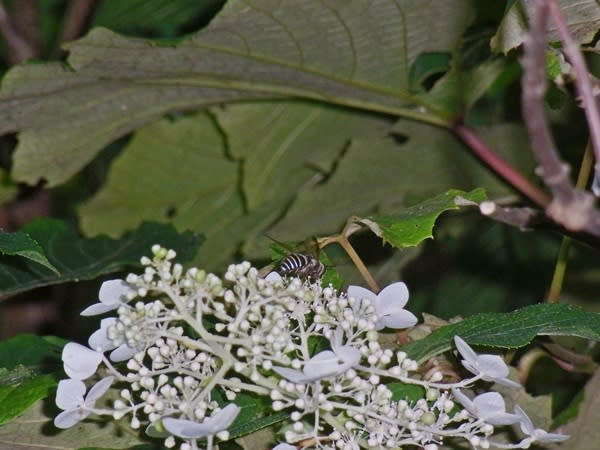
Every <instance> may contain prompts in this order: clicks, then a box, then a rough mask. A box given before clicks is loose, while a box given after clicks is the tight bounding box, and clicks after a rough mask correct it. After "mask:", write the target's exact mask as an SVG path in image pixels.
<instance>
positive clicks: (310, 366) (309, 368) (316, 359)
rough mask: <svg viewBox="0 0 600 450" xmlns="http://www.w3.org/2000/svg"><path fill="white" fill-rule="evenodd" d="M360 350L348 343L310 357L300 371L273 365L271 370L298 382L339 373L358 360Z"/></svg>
mask: <svg viewBox="0 0 600 450" xmlns="http://www.w3.org/2000/svg"><path fill="white" fill-rule="evenodd" d="M360 358H361V354H360V350H358V349H356V348H354V347H351V346H349V345H346V346H342V347H337V348H335V349H334V351H331V350H325V351H322V352H320V353H317V354H316V355H315V356H313V357H312V358H310V359H309V360H308V361H307V362H306V364H304V367H303V368H302V371H299V370H294V369H289V368H287V367H277V366H274V367H273V370H274V371H275V372H277V373H278V374H279V375H281V376H282V377H284V378H286V379H288V380H290V381H292V382H294V383H300V384H306V383H310V382H312V381H317V380H321V379H324V378H329V377H333V376H336V375H341V374H343V373H344V372H346V371H347V370H348V369H351V368H352V367H354V366H356V365H357V364H358V362H359V361H360Z"/></svg>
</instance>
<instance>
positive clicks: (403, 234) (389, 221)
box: [356, 189, 486, 248]
mask: <svg viewBox="0 0 600 450" xmlns="http://www.w3.org/2000/svg"><path fill="white" fill-rule="evenodd" d="M485 199H486V195H485V191H484V190H483V189H475V190H473V191H471V192H463V191H458V190H456V189H453V190H450V191H448V192H446V193H444V194H441V195H438V196H437V197H434V198H431V199H429V200H425V201H424V202H421V203H419V204H417V205H413V206H410V207H409V208H406V209H405V210H403V211H402V212H400V213H399V214H398V215H395V216H369V217H367V218H365V219H362V218H359V217H357V218H356V222H358V223H360V224H363V225H365V226H367V227H368V228H370V230H371V231H372V232H373V233H375V234H376V235H377V236H379V237H380V238H382V239H383V241H384V242H385V243H388V244H391V245H392V246H393V247H397V248H404V247H414V246H416V245H419V244H420V243H421V242H423V241H424V240H425V239H430V238H433V226H434V225H435V221H436V220H437V218H438V217H439V216H440V214H442V213H443V212H445V211H449V210H452V209H459V208H460V206H462V205H461V202H463V201H467V202H475V203H480V202H482V201H484V200H485ZM463 205H464V204H463Z"/></svg>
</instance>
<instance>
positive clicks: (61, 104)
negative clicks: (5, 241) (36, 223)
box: [0, 0, 472, 186]
mask: <svg viewBox="0 0 600 450" xmlns="http://www.w3.org/2000/svg"><path fill="white" fill-rule="evenodd" d="M313 17H319V20H312V19H311V18H313ZM407 17H411V18H412V17H414V18H415V19H414V20H406V18H407ZM471 17H472V11H471V8H470V2H468V1H467V0H455V1H453V2H450V3H448V2H434V3H432V4H430V5H428V7H427V8H423V7H422V5H421V4H420V3H419V2H410V1H408V0H403V1H402V2H400V3H399V4H397V3H390V2H388V1H386V0H375V1H373V2H364V1H362V0H353V1H346V2H340V3H335V4H325V3H323V2H321V1H318V0H308V1H303V2H280V3H277V4H273V2H270V1H268V0H260V1H256V2H253V5H252V7H251V8H250V7H248V5H247V3H246V2H243V1H230V2H227V4H226V5H225V7H224V8H223V10H222V11H221V13H220V14H218V15H217V17H215V19H213V20H212V22H211V23H210V25H209V26H208V27H207V28H206V29H204V30H203V31H201V32H199V33H198V34H196V35H195V36H193V37H192V38H190V39H187V40H185V41H183V42H182V43H180V44H179V45H177V46H167V45H158V44H156V43H155V42H149V41H144V40H139V39H127V38H124V37H121V36H118V35H116V34H114V33H111V32H110V31H108V30H105V29H95V30H93V31H92V32H90V33H89V34H88V35H87V36H86V37H85V38H83V39H81V40H79V41H75V42H73V43H72V44H70V46H69V49H70V50H71V54H70V57H69V59H68V63H69V64H70V67H64V66H63V65H61V64H48V65H35V66H22V67H17V68H15V69H13V70H11V71H10V72H9V73H8V74H7V75H6V77H5V78H4V80H3V84H2V93H1V95H0V119H1V120H0V124H2V126H1V127H0V132H2V133H6V132H11V131H20V132H21V134H20V136H19V148H18V149H17V151H16V154H15V157H14V168H13V175H14V177H15V179H17V180H19V181H23V182H29V183H35V182H37V180H38V179H39V178H41V177H44V178H45V179H46V180H47V182H48V185H49V186H53V185H56V184H59V183H62V182H64V181H66V180H68V179H69V178H70V177H71V176H72V175H73V174H74V173H76V172H77V171H78V170H80V169H81V168H82V167H83V166H84V165H85V164H87V163H88V162H89V161H90V160H91V159H92V158H93V157H94V156H95V155H96V153H97V152H98V150H99V149H101V148H102V147H104V146H105V145H106V144H107V143H109V142H111V141H113V140H114V139H116V138H118V137H120V136H123V135H124V134H126V133H128V132H130V131H132V130H134V129H136V128H138V127H140V126H141V125H143V124H145V123H148V122H149V121H152V120H155V119H156V118H157V117H159V116H161V115H163V114H164V113H166V112H169V111H174V110H184V109H185V110H189V109H193V108H200V107H203V106H207V105H214V104H217V103H227V102H232V101H239V100H253V99H265V98H281V97H287V98H290V97H293V98H307V99H313V100H320V101H324V102H327V103H334V104H337V105H344V106H350V107H354V108H362V109H365V110H369V111H375V112H382V113H386V114H394V115H400V116H408V117H413V118H419V119H422V120H424V121H427V122H430V123H436V124H447V123H448V119H446V118H443V119H442V118H440V117H438V116H435V115H433V114H432V113H430V112H427V111H429V109H431V108H429V109H428V108H426V110H419V109H417V108H414V106H415V105H420V106H432V105H423V100H422V99H419V98H417V97H414V96H412V95H411V93H410V90H409V79H408V72H409V69H410V64H411V63H412V61H414V59H415V58H416V57H417V56H418V55H419V54H420V53H422V52H423V51H427V52H445V51H450V50H451V49H453V48H454V47H455V45H456V41H457V39H458V38H459V37H460V35H461V34H462V32H463V31H464V29H465V27H466V26H467V25H468V24H469V23H470V20H471ZM231 30H235V32H232V31H231ZM431 36H437V37H442V38H437V39H431ZM408 38H410V40H409V41H407V39H408ZM411 104H412V105H411ZM409 105H410V106H409ZM433 110H435V105H433ZM423 111H425V112H423Z"/></svg>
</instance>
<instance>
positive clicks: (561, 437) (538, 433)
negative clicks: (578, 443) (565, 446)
mask: <svg viewBox="0 0 600 450" xmlns="http://www.w3.org/2000/svg"><path fill="white" fill-rule="evenodd" d="M570 437H571V436H570V435H568V434H558V433H548V432H546V431H544V430H542V429H540V428H538V429H537V430H535V440H536V441H538V442H563V441H566V440H567V439H569V438H570Z"/></svg>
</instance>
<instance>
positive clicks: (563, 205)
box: [522, 0, 600, 236]
mask: <svg viewBox="0 0 600 450" xmlns="http://www.w3.org/2000/svg"><path fill="white" fill-rule="evenodd" d="M549 9H550V6H549V1H546V0H538V1H536V3H535V8H534V9H533V14H532V19H531V26H530V32H529V34H528V36H527V37H526V39H525V42H524V50H525V55H524V57H523V79H522V88H523V94H522V95H523V98H522V103H523V117H524V120H525V124H526V126H527V129H528V131H529V138H530V140H531V145H532V148H533V153H534V155H535V157H536V159H537V161H538V163H539V169H538V170H539V172H538V173H539V175H540V176H541V177H542V179H543V180H544V182H545V183H546V185H547V186H548V188H549V189H550V190H551V192H552V195H553V198H552V201H551V203H550V204H549V205H548V207H547V208H546V214H547V215H548V216H549V217H550V218H552V219H553V220H554V221H556V222H557V223H559V224H561V225H563V226H564V227H565V228H567V229H569V230H573V231H587V232H589V233H590V234H592V235H594V236H600V215H599V214H598V212H597V211H595V210H594V203H595V200H594V197H593V196H592V195H591V194H590V193H589V192H585V191H583V190H579V189H576V188H574V187H573V186H572V184H571V181H570V180H569V166H568V165H567V164H566V163H564V162H563V161H562V160H561V159H560V157H559V155H558V152H557V150H556V148H555V145H554V142H553V140H552V136H551V134H550V128H549V126H548V124H547V120H546V114H545V113H546V111H545V108H544V94H545V88H546V74H545V55H546V27H547V22H548V17H549Z"/></svg>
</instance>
